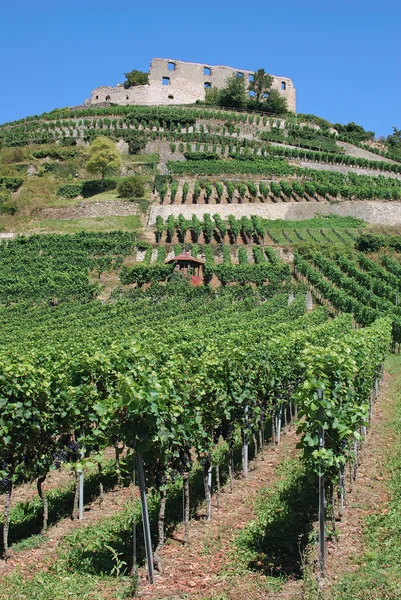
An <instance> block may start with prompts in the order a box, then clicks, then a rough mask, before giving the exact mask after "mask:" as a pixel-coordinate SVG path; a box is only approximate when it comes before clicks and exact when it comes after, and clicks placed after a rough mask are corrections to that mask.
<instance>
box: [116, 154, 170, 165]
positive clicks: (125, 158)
mask: <svg viewBox="0 0 401 600" xmlns="http://www.w3.org/2000/svg"><path fill="white" fill-rule="evenodd" d="M159 160H160V156H159V155H158V154H122V155H121V162H122V164H123V165H130V164H136V165H138V164H142V165H151V164H154V163H158V162H159Z"/></svg>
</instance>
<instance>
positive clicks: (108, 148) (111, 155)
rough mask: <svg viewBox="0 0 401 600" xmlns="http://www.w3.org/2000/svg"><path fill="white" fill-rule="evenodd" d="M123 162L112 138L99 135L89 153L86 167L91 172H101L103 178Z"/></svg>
mask: <svg viewBox="0 0 401 600" xmlns="http://www.w3.org/2000/svg"><path fill="white" fill-rule="evenodd" d="M120 163H121V158H120V154H119V153H118V151H117V150H116V146H115V144H114V142H113V141H112V140H109V139H108V138H106V137H102V136H100V137H97V138H96V139H95V140H93V142H92V144H91V145H90V147H89V150H88V153H87V159H86V163H85V168H86V170H87V171H88V172H89V173H95V174H100V175H101V176H102V179H104V177H105V176H106V175H110V174H111V173H114V172H115V171H116V170H117V169H118V168H119V167H120Z"/></svg>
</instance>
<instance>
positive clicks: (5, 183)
mask: <svg viewBox="0 0 401 600" xmlns="http://www.w3.org/2000/svg"><path fill="white" fill-rule="evenodd" d="M23 183H24V180H23V179H22V177H0V187H5V188H7V189H8V190H10V191H12V192H16V191H17V190H18V188H19V187H21V185H22V184H23Z"/></svg>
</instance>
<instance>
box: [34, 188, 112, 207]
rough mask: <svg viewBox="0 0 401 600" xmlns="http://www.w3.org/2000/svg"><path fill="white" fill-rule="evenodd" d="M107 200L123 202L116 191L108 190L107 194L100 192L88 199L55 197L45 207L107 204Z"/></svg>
mask: <svg viewBox="0 0 401 600" xmlns="http://www.w3.org/2000/svg"><path fill="white" fill-rule="evenodd" d="M109 200H124V198H120V196H119V195H118V192H117V190H108V191H107V192H102V193H101V194H96V195H95V196H91V197H90V198H83V199H82V198H80V199H79V200H77V198H60V197H59V196H57V197H56V198H55V199H54V200H52V201H51V202H49V203H48V204H46V208H47V207H64V206H78V205H79V204H81V203H84V204H88V203H89V202H107V201H109Z"/></svg>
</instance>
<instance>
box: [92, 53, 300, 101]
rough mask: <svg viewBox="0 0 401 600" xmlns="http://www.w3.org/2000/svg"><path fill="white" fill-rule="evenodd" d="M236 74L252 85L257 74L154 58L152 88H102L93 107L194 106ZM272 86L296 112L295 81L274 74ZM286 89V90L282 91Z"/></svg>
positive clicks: (120, 86)
mask: <svg viewBox="0 0 401 600" xmlns="http://www.w3.org/2000/svg"><path fill="white" fill-rule="evenodd" d="M169 65H170V69H169ZM172 67H174V69H172ZM205 68H207V69H210V74H205V72H204V70H205ZM233 73H242V76H243V77H244V79H245V82H246V84H247V86H249V77H250V76H251V75H253V71H249V70H247V69H233V68H232V67H226V66H220V65H217V66H212V65H208V64H204V63H190V62H183V61H180V60H174V59H167V58H154V59H153V60H152V62H151V64H150V71H149V84H148V85H139V86H135V87H132V88H129V89H128V90H126V89H124V87H123V86H122V85H119V86H116V87H109V86H101V87H98V88H96V89H95V90H93V92H92V94H91V98H90V104H98V103H100V102H114V103H116V104H123V105H131V104H137V105H165V104H193V103H195V102H196V100H204V99H205V84H207V83H210V85H211V86H213V87H217V88H222V87H224V86H225V85H226V81H227V78H228V77H230V75H232V74H233ZM165 77H166V78H168V80H169V81H168V84H167V85H163V78H165ZM272 87H273V89H276V90H278V91H279V92H280V94H282V95H283V96H284V97H285V98H286V99H287V102H288V108H289V110H291V111H294V112H295V110H296V91H295V87H294V84H293V83H292V81H291V79H289V78H288V77H280V76H277V75H273V85H272ZM283 87H284V88H285V89H282V88H283Z"/></svg>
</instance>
